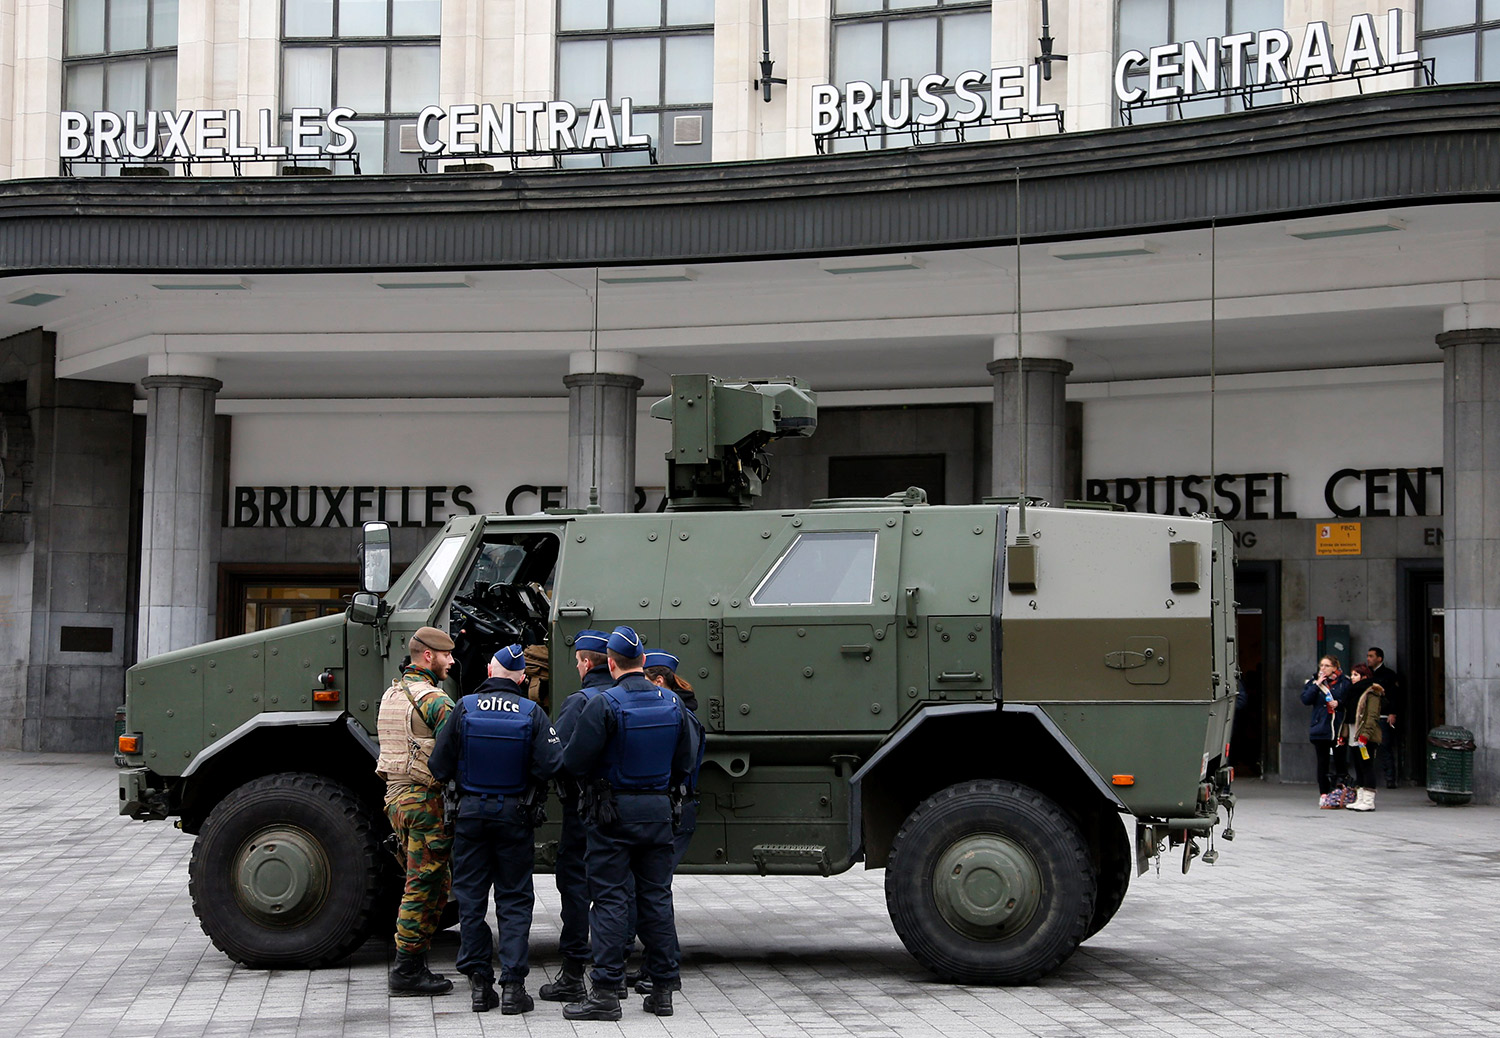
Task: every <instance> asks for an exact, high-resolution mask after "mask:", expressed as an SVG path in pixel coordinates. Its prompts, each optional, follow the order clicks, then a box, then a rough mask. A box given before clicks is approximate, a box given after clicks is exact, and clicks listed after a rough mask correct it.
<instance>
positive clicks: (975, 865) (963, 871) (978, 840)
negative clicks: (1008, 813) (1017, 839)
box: [932, 833, 1042, 940]
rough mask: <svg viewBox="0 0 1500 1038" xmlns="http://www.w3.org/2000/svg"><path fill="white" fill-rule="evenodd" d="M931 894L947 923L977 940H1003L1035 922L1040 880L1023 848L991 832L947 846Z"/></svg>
mask: <svg viewBox="0 0 1500 1038" xmlns="http://www.w3.org/2000/svg"><path fill="white" fill-rule="evenodd" d="M932 878H933V883H932V889H933V896H934V898H935V899H936V901H937V909H938V913H939V914H940V915H941V916H942V917H943V919H944V920H946V921H947V923H948V925H949V926H951V927H953V928H954V929H955V930H957V931H959V932H960V933H962V934H965V935H967V936H969V937H973V938H976V939H979V940H999V939H1001V938H1004V937H1009V936H1010V935H1012V934H1014V933H1016V932H1017V931H1019V930H1021V929H1022V928H1023V927H1025V926H1026V924H1027V923H1029V922H1030V921H1031V917H1032V916H1033V915H1034V914H1035V913H1036V909H1037V905H1038V904H1039V903H1040V902H1041V897H1042V876H1041V871H1040V870H1039V869H1038V868H1037V866H1036V862H1035V861H1034V860H1032V857H1031V855H1030V854H1029V853H1027V851H1026V850H1025V848H1023V847H1021V846H1019V845H1018V844H1016V843H1014V842H1013V841H1011V840H1008V839H1006V838H1005V837H1003V836H998V835H995V834H993V833H975V834H973V835H971V836H966V837H964V838H963V839H961V840H959V841H957V842H956V843H954V844H953V845H952V846H951V847H949V848H948V849H947V850H946V851H945V852H943V854H942V856H941V857H939V858H938V862H937V866H936V868H935V869H934V871H933V877H932Z"/></svg>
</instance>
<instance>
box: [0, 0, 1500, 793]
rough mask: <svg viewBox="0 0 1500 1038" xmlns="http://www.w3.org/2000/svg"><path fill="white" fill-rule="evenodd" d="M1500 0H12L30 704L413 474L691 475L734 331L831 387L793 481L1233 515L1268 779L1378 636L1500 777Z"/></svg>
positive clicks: (542, 483)
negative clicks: (676, 452)
mask: <svg viewBox="0 0 1500 1038" xmlns="http://www.w3.org/2000/svg"><path fill="white" fill-rule="evenodd" d="M1494 6H1495V5H1493V4H1491V3H1476V2H1473V0H1469V2H1454V0H1445V2H1437V0H1418V2H1416V3H1413V2H1411V0H1407V2H1405V3H1403V4H1399V5H1398V4H1393V3H1389V2H1387V3H1380V4H1367V3H1351V2H1344V0H1339V2H1333V0H1311V2H1307V0H1298V2H1295V3H1294V2H1291V0H1286V2H1281V0H1191V2H1189V0H1064V2H1058V3H1053V4H1050V5H1047V4H1043V3H1041V2H1039V0H989V2H955V0H934V2H931V3H927V2H920V3H917V2H906V0H900V2H898V0H769V2H763V3H757V2H755V0H483V2H481V0H444V2H441V3H440V2H438V0H297V2H295V3H294V2H293V0H66V2H62V0H0V300H3V302H0V400H3V403H4V407H3V416H4V417H3V420H4V438H3V450H0V453H3V456H4V495H3V505H0V618H3V621H4V622H3V624H0V745H3V746H6V747H11V748H26V749H67V750H77V749H102V748H104V747H105V746H107V745H108V742H109V738H110V735H111V731H112V718H113V713H114V708H115V706H116V705H117V704H118V702H119V701H120V699H121V696H122V688H123V684H122V683H123V672H124V668H125V667H127V666H128V665H130V664H131V663H132V662H134V661H135V660H136V659H138V658H143V657H144V656H146V655H149V654H153V653H156V652H160V651H164V650H167V649H171V648H176V647H180V646H184V645H189V644H193V643H196V642H197V641H201V640H203V639H205V638H210V637H215V636H222V635H228V634H234V633H239V632H243V631H249V630H256V629H260V628H263V627H266V626H270V625H274V624H278V623H283V622H289V621H292V620H295V619H301V618H305V617H309V616H314V615H320V614H321V613H324V612H328V611H337V610H339V609H341V608H342V603H341V596H342V595H344V594H347V593H348V592H349V590H351V589H352V587H353V584H354V582H355V568H354V555H353V552H354V545H355V540H356V537H357V529H358V526H359V523H360V522H362V521H364V520H366V519H375V518H384V519H386V520H388V521H390V522H391V523H392V524H393V525H394V526H395V529H396V534H397V547H398V555H399V554H402V553H404V554H405V556H406V557H408V558H409V557H410V556H411V555H413V554H415V552H416V550H417V548H418V546H419V545H420V544H421V543H423V541H424V540H425V539H426V538H427V537H428V536H430V534H431V533H432V530H433V527H434V526H435V525H437V524H441V522H442V521H444V520H445V519H446V518H447V517H448V516H449V515H451V514H454V513H455V512H467V511H478V512H511V513H523V512H530V511H535V510H537V509H539V508H543V507H553V506H560V505H570V506H579V505H581V504H583V503H585V502H586V499H587V495H588V488H589V487H590V486H597V487H598V488H599V490H600V499H601V503H602V504H603V506H604V507H605V508H606V509H610V510H628V509H648V508H655V507H658V505H659V504H660V501H661V495H662V489H661V483H662V481H663V479H664V476H665V466H664V464H663V461H662V457H663V454H664V452H665V449H666V445H667V429H666V427H665V426H664V424H663V423H660V422H654V421H652V420H651V419H650V418H649V417H648V416H647V414H646V409H647V407H648V406H649V404H650V403H651V402H652V401H653V400H655V399H656V398H658V397H659V396H661V395H663V394H664V393H665V391H666V389H667V385H668V378H669V376H670V374H671V373H672V372H681V371H705V370H706V371H712V372H715V373H719V374H725V375H749V376H760V375H771V374H795V375H799V376H802V377H803V378H805V379H807V380H808V381H809V382H810V383H811V385H812V386H813V388H815V389H816V390H818V392H819V399H820V406H821V420H820V429H819V432H818V435H817V436H815V437H813V438H812V439H810V440H807V441H798V442H796V443H787V444H782V445H780V446H779V447H778V449H776V451H775V452H774V454H775V458H774V477H773V481H772V483H771V484H770V486H769V487H768V491H767V497H766V500H765V501H764V505H765V506H766V507H783V506H788V505H793V504H800V503H804V502H806V501H807V500H810V499H812V498H817V497H843V496H867V495H872V494H884V493H888V492H891V491H893V490H899V489H904V488H905V487H906V486H908V485H920V486H923V487H924V488H926V490H927V491H928V494H929V496H930V498H931V499H932V500H933V501H938V502H948V503H959V502H972V501H978V500H981V499H984V498H986V497H995V496H1014V495H1017V494H1021V493H1026V494H1029V495H1031V496H1035V497H1039V498H1042V499H1046V500H1049V501H1054V502H1057V501H1063V500H1092V501H1096V502H1106V501H1107V502H1111V503H1114V504H1116V505H1119V506H1122V507H1124V508H1126V509H1129V510H1134V511H1153V512H1158V513H1162V514H1182V515H1190V514H1193V513H1197V512H1202V511H1207V510H1209V509H1214V510H1215V511H1216V512H1217V513H1218V514H1220V515H1222V516H1223V517H1224V518H1225V519H1226V520H1228V521H1229V522H1230V524H1231V526H1232V528H1233V530H1234V533H1235V540H1236V544H1237V552H1238V567H1237V576H1238V587H1239V594H1238V597H1239V607H1240V608H1239V630H1238V642H1237V648H1238V652H1239V657H1240V664H1241V666H1242V668H1243V670H1244V674H1245V683H1246V687H1247V692H1248V695H1249V699H1250V704H1249V707H1248V708H1247V709H1246V710H1245V711H1243V716H1242V719H1241V721H1240V723H1239V724H1238V725H1237V729H1236V737H1235V738H1236V746H1235V750H1234V753H1233V757H1234V759H1235V761H1236V763H1237V765H1238V766H1239V767H1240V769H1241V773H1242V774H1246V773H1248V774H1255V773H1262V774H1267V775H1274V776H1280V777H1281V778H1283V779H1286V780H1290V781H1306V780H1308V779H1310V778H1311V777H1312V771H1313V764H1312V753H1311V750H1310V749H1309V748H1308V744H1307V741H1306V721H1307V711H1306V708H1304V707H1303V706H1302V705H1301V703H1300V700H1299V698H1298V693H1299V692H1300V689H1301V685H1302V682H1303V681H1304V680H1305V679H1306V678H1307V676H1308V675H1310V674H1311V673H1312V672H1313V670H1314V669H1315V667H1316V656H1317V655H1318V653H1319V651H1320V646H1323V647H1327V648H1330V649H1331V648H1335V647H1337V649H1338V651H1340V652H1341V653H1343V654H1346V655H1347V656H1348V657H1349V658H1351V659H1352V660H1355V661H1357V660H1360V659H1362V658H1363V655H1364V649H1365V648H1366V647H1368V646H1372V645H1374V646H1380V647H1381V648H1383V649H1384V650H1385V653H1386V657H1387V660H1388V661H1389V662H1390V663H1392V664H1393V665H1394V666H1395V667H1396V669H1397V670H1398V671H1400V672H1401V673H1402V675H1403V676H1404V678H1405V679H1406V681H1405V683H1406V695H1407V702H1406V704H1405V708H1406V711H1407V717H1406V718H1402V719H1399V720H1398V730H1399V731H1401V732H1402V733H1403V735H1404V738H1403V739H1402V751H1403V753H1404V757H1405V759H1404V764H1403V766H1404V769H1405V773H1406V774H1407V775H1408V776H1409V777H1410V778H1412V779H1414V780H1418V781H1420V780H1421V779H1422V776H1423V770H1422V769H1423V763H1424V760H1423V758H1424V742H1423V738H1422V736H1423V733H1425V731H1426V729H1427V728H1428V727H1430V726H1432V725H1435V724H1439V723H1445V722H1446V723H1450V724H1453V723H1457V724H1463V725H1466V726H1467V727H1469V728H1470V729H1471V730H1473V731H1474V733H1475V736H1476V740H1477V742H1478V744H1479V750H1478V751H1477V757H1476V761H1477V766H1478V767H1477V770H1478V782H1479V785H1480V792H1481V795H1485V796H1493V794H1494V792H1495V790H1496V789H1497V788H1500V609H1497V603H1500V472H1497V469H1500V208H1497V193H1500V144H1497V140H1500V135H1497V133H1496V130H1497V122H1500V116H1496V115H1495V112H1496V111H1497V110H1500V108H1497V104H1496V102H1497V101H1500V88H1497V87H1496V86H1494V85H1493V84H1492V83H1491V82H1490V81H1492V80H1494V79H1496V78H1497V77H1500V11H1497V10H1495V9H1494ZM1023 398H1024V400H1025V407H1024V408H1022V407H1021V401H1022V399H1023ZM1023 414H1024V416H1025V418H1024V424H1023V419H1022V415H1023ZM1023 454H1024V456H1025V457H1026V459H1027V464H1026V465H1024V466H1023V465H1022V464H1021V458H1022V456H1023ZM1023 472H1024V478H1025V482H1024V483H1023V481H1022V480H1023ZM1403 722H1405V723H1403Z"/></svg>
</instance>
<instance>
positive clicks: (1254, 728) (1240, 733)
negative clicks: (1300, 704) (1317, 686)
mask: <svg viewBox="0 0 1500 1038" xmlns="http://www.w3.org/2000/svg"><path fill="white" fill-rule="evenodd" d="M1234 595H1235V652H1236V656H1237V658H1238V661H1239V667H1240V681H1241V682H1242V683H1243V684H1244V689H1245V695H1244V700H1243V702H1244V705H1243V706H1242V707H1240V708H1239V709H1237V710H1236V711H1235V717H1234V729H1233V731H1232V732H1231V734H1230V740H1229V763H1230V766H1231V767H1233V768H1234V773H1235V777H1236V778H1261V777H1263V776H1265V775H1267V774H1269V773H1274V772H1277V771H1279V770H1280V769H1281V754H1280V749H1281V744H1280V736H1279V734H1278V733H1279V732H1280V731H1281V565H1280V563H1277V562H1241V563H1239V564H1238V565H1237V566H1235V568H1234Z"/></svg>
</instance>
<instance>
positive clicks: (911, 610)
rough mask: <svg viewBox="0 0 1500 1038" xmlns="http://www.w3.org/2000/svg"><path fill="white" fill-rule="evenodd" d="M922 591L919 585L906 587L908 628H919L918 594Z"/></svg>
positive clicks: (911, 629)
mask: <svg viewBox="0 0 1500 1038" xmlns="http://www.w3.org/2000/svg"><path fill="white" fill-rule="evenodd" d="M921 591H922V589H921V588H919V587H909V588H907V589H906V629H907V630H908V631H915V630H916V629H917V595H918V594H920V593H921Z"/></svg>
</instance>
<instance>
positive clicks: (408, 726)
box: [375, 627, 453, 995]
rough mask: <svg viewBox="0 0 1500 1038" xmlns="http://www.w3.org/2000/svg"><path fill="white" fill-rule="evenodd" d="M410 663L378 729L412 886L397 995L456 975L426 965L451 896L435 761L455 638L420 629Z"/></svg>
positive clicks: (423, 991)
mask: <svg viewBox="0 0 1500 1038" xmlns="http://www.w3.org/2000/svg"><path fill="white" fill-rule="evenodd" d="M407 651H408V652H409V653H410V654H411V658H410V661H409V662H408V663H407V664H406V666H405V667H403V668H402V670H401V674H400V676H399V677H397V678H396V680H395V681H393V682H392V683H391V687H390V688H388V689H386V691H385V695H384V697H382V698H381V700H380V714H379V720H378V723H377V731H378V732H379V735H380V759H379V760H378V761H376V763H375V773H376V774H377V775H379V776H380V777H381V778H383V779H385V782H386V787H385V812H386V817H387V818H389V819H390V821H391V828H392V829H393V830H395V833H396V842H397V847H398V849H399V855H400V858H401V860H402V861H403V862H404V863H405V867H406V887H405V890H404V891H403V893H402V895H401V908H400V911H399V912H398V913H397V915H396V962H395V965H393V966H392V967H391V973H390V977H389V980H388V983H387V986H388V988H389V990H390V993H391V994H392V995H445V994H447V993H448V992H450V991H452V990H453V981H451V980H449V979H448V978H447V977H444V976H441V975H439V974H436V973H433V972H432V971H431V970H430V969H428V968H427V948H428V946H429V945H430V944H431V943H432V935H433V934H434V933H436V932H437V928H438V921H439V920H440V919H442V916H443V906H444V905H445V904H447V902H448V856H449V851H450V849H451V847H452V845H453V835H452V830H451V829H450V828H449V826H448V822H447V819H446V818H445V817H444V812H443V787H442V784H441V783H439V782H438V781H437V779H436V778H435V777H433V774H432V771H431V768H430V766H429V762H430V761H431V758H432V750H433V746H434V743H435V741H436V736H437V733H438V732H439V731H440V730H441V729H442V726H443V723H444V722H445V721H446V720H447V719H448V715H449V714H450V713H451V712H452V710H453V700H451V699H449V698H448V694H447V693H446V692H444V691H443V690H442V689H441V688H439V687H438V682H440V681H442V680H443V679H444V678H446V677H447V676H448V671H449V669H450V668H451V667H452V666H453V639H452V638H450V637H448V635H447V633H445V632H443V631H440V630H438V629H437V628H436V627H420V628H418V629H417V633H416V634H414V635H412V636H411V641H409V642H408V643H407Z"/></svg>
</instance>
